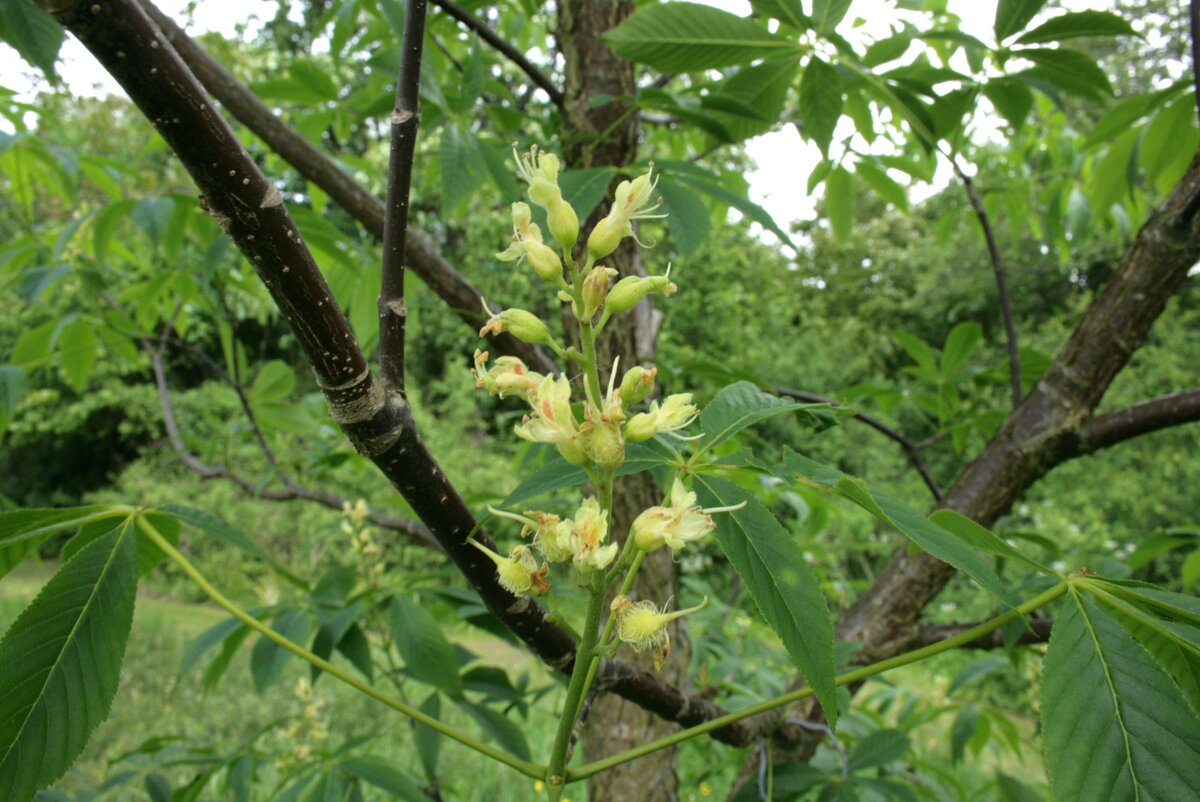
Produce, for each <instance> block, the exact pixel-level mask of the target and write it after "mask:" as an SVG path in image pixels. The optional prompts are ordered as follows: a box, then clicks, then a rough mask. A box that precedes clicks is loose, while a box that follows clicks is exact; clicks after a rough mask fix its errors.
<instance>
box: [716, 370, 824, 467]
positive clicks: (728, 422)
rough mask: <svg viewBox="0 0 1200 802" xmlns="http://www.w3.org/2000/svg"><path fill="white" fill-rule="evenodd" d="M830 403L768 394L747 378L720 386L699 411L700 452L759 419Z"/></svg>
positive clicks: (822, 406) (822, 407)
mask: <svg viewBox="0 0 1200 802" xmlns="http://www.w3.org/2000/svg"><path fill="white" fill-rule="evenodd" d="M828 406H829V405H828V404H798V403H796V402H795V401H790V400H788V399H786V398H780V397H778V396H774V395H769V394H767V393H764V392H763V391H762V390H760V389H758V387H756V386H755V385H754V384H753V383H751V382H748V381H740V382H735V383H733V384H731V385H729V386H728V387H724V388H722V389H721V392H719V393H717V395H716V397H714V398H713V400H712V401H710V402H709V403H708V404H706V405H705V407H704V410H703V411H702V412H701V413H700V428H701V429H703V430H704V436H703V437H701V438H700V443H699V447H698V448H697V450H696V453H697V455H700V454H702V453H704V452H705V451H708V450H709V449H711V448H713V447H715V446H717V445H719V444H721V443H723V442H725V441H726V440H728V439H729V438H730V437H733V436H734V435H735V434H737V433H738V432H740V431H741V430H742V429H745V428H746V427H748V426H753V425H754V424H756V423H758V422H759V421H763V420H766V419H767V418H773V417H775V416H776V415H782V414H783V413H785V412H794V411H798V410H804V409H812V408H814V407H816V408H821V409H827V408H828Z"/></svg>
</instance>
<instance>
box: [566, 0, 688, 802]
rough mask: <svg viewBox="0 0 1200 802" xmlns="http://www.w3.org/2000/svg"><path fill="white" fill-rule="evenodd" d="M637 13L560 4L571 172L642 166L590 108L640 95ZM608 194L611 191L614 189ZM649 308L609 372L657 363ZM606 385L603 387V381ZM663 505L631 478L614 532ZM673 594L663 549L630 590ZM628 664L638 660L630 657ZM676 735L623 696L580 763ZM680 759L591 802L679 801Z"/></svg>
mask: <svg viewBox="0 0 1200 802" xmlns="http://www.w3.org/2000/svg"><path fill="white" fill-rule="evenodd" d="M632 11H633V3H632V2H630V1H629V0H563V1H562V2H560V3H559V15H558V31H557V36H558V47H559V50H560V52H561V53H562V55H563V59H564V62H565V81H566V86H565V90H564V92H563V95H564V101H563V104H562V114H563V135H564V136H563V145H564V149H565V153H564V155H565V157H566V161H567V164H568V165H569V166H571V167H596V166H613V167H623V166H625V165H628V164H630V163H631V162H633V161H634V160H635V159H636V158H637V149H638V133H639V132H638V119H637V115H636V114H633V113H632V111H631V108H630V106H629V104H628V103H627V102H623V101H614V102H611V103H606V104H603V105H600V106H593V105H591V100H592V99H593V98H595V97H599V96H601V95H605V96H608V97H613V98H626V97H630V96H632V95H633V94H634V93H635V92H636V85H635V82H634V70H633V65H632V64H631V63H629V62H627V61H625V60H623V59H620V58H618V57H617V56H616V55H615V54H613V52H612V51H610V50H609V49H608V47H607V46H606V45H605V44H604V43H603V42H602V41H601V39H600V36H601V34H603V33H604V32H606V31H608V30H609V29H611V28H613V27H614V26H616V25H617V24H618V23H619V22H620V21H621V20H623V19H624V18H625V17H626V16H628V15H629V14H630V13H631V12H632ZM610 189H611V188H610ZM607 212H608V209H607V208H606V205H604V204H602V205H601V208H600V209H598V210H597V211H596V213H595V214H593V215H592V216H591V219H589V220H588V221H587V222H586V223H585V224H584V226H583V230H584V231H590V230H591V226H592V225H594V224H595V223H596V221H597V220H598V219H599V218H600V217H601V216H602V215H603V214H607ZM605 264H606V265H607V266H609V267H613V268H616V269H617V270H618V271H619V272H620V274H621V275H622V276H625V275H630V274H639V275H645V272H646V271H645V268H644V267H643V265H642V262H641V258H640V252H639V248H638V246H637V244H636V243H634V242H632V241H631V240H626V241H625V242H624V243H622V246H621V248H619V249H618V250H617V252H616V253H614V254H613V255H612V256H610V257H609V258H608V259H606V260H605ZM648 308H649V304H648V303H647V304H645V307H644V308H643V309H639V310H637V311H635V313H634V314H632V315H623V316H620V317H617V318H614V319H613V320H612V321H611V322H610V323H609V325H608V327H607V328H606V330H605V332H604V334H603V336H602V338H601V340H600V342H599V344H598V347H599V352H600V355H599V356H600V363H601V364H602V365H606V366H611V365H612V364H613V360H614V359H615V358H616V357H618V356H619V357H620V364H621V365H622V366H624V367H626V368H628V367H632V366H633V365H636V364H638V363H639V362H640V361H641V360H643V359H646V358H648V357H652V356H653V351H652V350H651V349H652V348H653V342H654V334H653V332H652V331H647V330H646V326H645V321H647V320H649V318H648V316H647V314H646V309H648ZM602 378H603V377H602ZM661 501H662V499H661V497H660V493H659V491H658V490H657V488H656V487H655V486H654V482H653V480H652V479H651V478H650V477H649V476H647V475H644V474H643V475H639V476H632V477H627V478H626V479H625V480H623V481H621V482H619V483H618V485H617V488H616V493H615V494H614V502H613V527H614V531H615V532H617V533H621V534H624V533H625V532H626V531H627V530H628V527H629V524H630V523H632V521H633V519H634V518H635V517H637V515H638V513H640V512H641V511H642V510H644V509H646V508H647V507H650V506H653V505H655V504H658V503H660V502H661ZM674 588H675V565H674V563H673V562H672V561H671V558H670V555H669V553H668V550H667V549H662V550H660V551H658V552H656V553H654V554H651V555H650V556H649V557H648V558H647V559H646V560H645V562H644V563H643V566H642V570H641V572H640V573H639V574H638V577H637V580H636V582H635V583H634V586H633V595H634V596H635V597H636V598H638V599H651V600H653V601H654V602H655V603H656V604H660V605H661V604H665V603H666V602H667V600H668V599H669V598H670V597H671V596H672V595H673V593H674ZM677 623H678V624H679V625H680V626H677V627H673V631H672V654H671V657H670V659H669V661H668V663H667V665H666V666H664V668H663V672H662V678H663V679H665V680H666V681H668V682H673V683H679V682H680V681H681V680H682V679H683V675H684V672H685V671H686V667H687V664H688V659H689V657H690V654H691V650H690V643H689V641H688V639H687V634H686V629H685V628H684V627H683V626H682V622H677ZM622 656H623V657H625V658H626V659H628V660H630V661H634V660H635V657H634V655H633V654H632V652H629V650H628V649H624V650H622ZM672 729H674V728H673V727H672V725H671V724H670V723H668V722H665V721H663V720H661V719H660V718H658V716H656V715H655V714H654V713H652V712H650V711H648V710H646V709H644V708H641V707H639V706H637V705H635V704H633V703H631V702H629V701H627V700H625V699H622V698H620V697H619V696H616V695H613V694H603V695H600V696H598V697H597V698H596V699H595V700H594V701H593V704H592V706H591V709H590V712H589V715H588V719H587V723H586V730H585V739H584V755H585V758H586V759H587V760H595V759H598V758H601V757H604V756H606V755H610V754H613V753H615V752H619V751H622V750H625V749H628V748H630V747H632V746H635V745H636V744H638V743H643V742H645V741H647V740H650V739H653V738H656V737H658V736H660V735H665V734H666V733H668V732H670V731H671V730H672ZM677 791H678V778H677V777H676V773H675V750H673V749H672V750H665V751H663V752H660V753H658V754H656V755H653V756H651V757H649V758H646V759H644V760H638V761H634V762H633V763H627V764H625V765H623V766H619V767H618V768H616V769H614V770H612V771H607V772H604V773H602V774H599V775H597V776H596V777H593V778H592V779H591V780H590V781H589V783H588V799H590V800H592V802H608V801H609V800H612V802H617V801H618V800H630V799H639V800H646V802H673V800H675V799H676V798H677Z"/></svg>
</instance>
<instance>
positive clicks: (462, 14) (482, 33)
mask: <svg viewBox="0 0 1200 802" xmlns="http://www.w3.org/2000/svg"><path fill="white" fill-rule="evenodd" d="M433 4H434V5H435V6H437V7H438V8H440V9H441V10H442V11H445V12H446V14H447V15H448V16H450V17H453V18H454V19H456V20H458V21H459V22H460V23H462V24H463V25H465V26H466V27H467V28H469V29H471V30H472V31H474V32H475V33H477V34H478V35H479V38H480V39H482V40H483V41H485V42H487V43H488V44H489V45H491V46H492V49H494V50H496V51H497V52H499V53H501V54H502V55H504V56H505V57H507V58H508V60H509V61H511V62H512V63H513V64H516V65H517V66H518V67H520V68H521V71H522V72H524V73H525V74H526V75H528V76H529V80H531V81H533V82H534V83H535V84H537V85H538V86H539V87H541V89H542V90H543V91H544V92H545V93H546V94H547V95H549V96H550V102H551V103H553V104H554V105H555V106H558V107H559V108H562V104H563V93H562V90H561V89H559V88H558V87H557V86H555V85H554V82H553V81H551V80H550V79H549V78H548V77H546V74H545V73H544V72H542V71H541V70H539V69H538V68H537V67H536V66H534V64H533V62H531V61H530V60H529V59H527V58H525V55H524V54H523V53H522V52H521V51H520V50H517V49H516V48H515V47H513V46H512V45H511V44H510V43H509V42H507V41H506V40H504V39H502V38H501V37H500V36H499V34H497V33H496V32H495V31H493V30H492V29H491V28H490V27H489V26H488V25H487V23H485V22H483V21H482V20H480V19H479V18H478V17H476V16H475V15H474V14H472V13H470V12H469V11H467V10H466V9H464V8H462V7H461V6H459V5H458V4H457V3H453V2H451V1H450V0H433Z"/></svg>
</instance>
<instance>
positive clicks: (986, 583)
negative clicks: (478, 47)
mask: <svg viewBox="0 0 1200 802" xmlns="http://www.w3.org/2000/svg"><path fill="white" fill-rule="evenodd" d="M782 472H783V473H781V474H780V475H782V476H792V477H799V478H800V479H801V481H804V480H807V481H808V482H810V483H812V484H814V485H817V486H819V487H825V488H828V489H830V490H832V491H833V492H834V493H836V494H837V495H840V496H843V497H844V498H847V499H849V500H850V501H853V502H854V503H855V504H857V505H858V506H860V507H862V508H863V509H864V510H866V511H867V512H869V513H871V514H872V515H874V516H875V517H876V518H878V519H879V520H881V521H883V522H884V523H886V524H887V525H888V526H891V527H892V528H893V529H895V530H896V531H898V532H900V533H901V534H903V535H904V536H905V537H907V538H908V539H910V540H911V541H912V542H913V543H916V544H917V545H918V546H920V547H921V548H922V549H924V550H925V551H927V552H929V553H930V554H932V555H933V556H934V557H937V558H938V559H939V560H941V561H942V562H945V563H949V564H950V565H953V566H954V567H955V568H957V569H958V570H960V571H962V572H963V573H965V574H967V575H968V576H970V577H971V578H972V579H974V580H975V581H976V582H978V583H979V584H980V585H981V586H983V588H984V589H986V590H988V591H990V592H991V593H993V594H994V595H995V596H996V597H997V598H999V599H1000V600H1002V601H1003V602H1004V603H1006V604H1008V605H1010V606H1011V605H1012V603H1013V601H1012V594H1011V593H1010V592H1009V589H1008V588H1007V587H1006V586H1005V584H1004V583H1003V582H1001V581H1000V577H999V576H997V575H996V571H995V570H994V569H993V568H992V566H991V565H990V564H989V563H988V562H987V560H985V559H983V557H981V556H980V555H979V554H978V553H977V552H976V551H975V549H974V548H972V546H973V545H975V544H974V543H971V544H970V545H968V542H966V541H964V540H963V539H962V538H961V537H960V536H959V535H957V534H954V533H953V532H951V531H950V530H948V529H944V528H942V527H941V526H939V525H938V524H936V523H934V522H933V521H931V520H929V519H928V518H926V517H925V516H924V515H923V514H922V513H920V512H918V511H916V510H914V509H913V508H912V507H909V506H908V505H906V504H904V503H902V502H900V501H898V500H896V499H894V498H892V497H891V496H889V495H887V494H886V493H883V492H880V491H879V490H877V489H876V488H875V487H873V486H871V485H869V484H867V483H866V482H864V481H863V480H861V479H856V478H854V477H851V476H847V475H845V474H843V473H842V472H841V471H839V470H837V469H835V468H830V467H828V466H827V465H822V464H820V463H818V462H814V461H812V460H810V459H808V458H807V457H802V456H800V455H799V454H796V453H795V452H793V451H790V450H789V451H788V452H786V459H785V461H784V465H783V467H782ZM984 531H985V532H986V530H984ZM996 540H997V541H999V538H996ZM1001 542H1002V541H1001Z"/></svg>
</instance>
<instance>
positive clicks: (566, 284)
mask: <svg viewBox="0 0 1200 802" xmlns="http://www.w3.org/2000/svg"><path fill="white" fill-rule="evenodd" d="M514 156H515V157H516V161H517V172H518V173H519V175H520V177H521V178H522V179H523V180H524V181H525V182H526V183H527V184H528V201H529V202H528V203H526V202H525V201H518V202H516V203H514V204H512V207H511V214H512V231H513V234H512V241H511V243H510V244H509V245H508V247H507V248H506V249H505V250H503V251H501V252H499V253H497V254H496V258H497V259H500V260H501V261H505V262H516V263H517V264H521V263H525V264H528V265H529V266H530V267H531V268H532V269H533V272H534V273H535V274H537V276H538V277H539V278H540V279H542V280H544V281H546V282H548V283H550V284H552V285H554V288H555V290H554V291H555V292H556V293H557V295H558V297H559V299H560V300H561V301H562V302H563V303H565V304H568V305H569V308H570V309H571V312H572V314H573V316H574V318H575V320H576V321H578V325H579V338H578V341H577V345H576V346H574V347H572V348H570V349H566V348H563V347H562V346H560V345H559V344H558V343H557V342H556V341H555V339H554V337H553V336H552V335H551V333H550V327H549V326H548V325H547V324H546V323H545V322H544V321H543V320H541V319H539V318H538V317H537V316H536V315H535V314H533V313H532V312H529V311H527V310H524V309H505V310H503V311H499V312H494V311H492V310H491V309H489V308H488V306H487V304H486V302H485V303H484V305H483V306H484V311H485V312H486V314H487V321H486V322H485V323H484V325H483V328H482V329H481V330H480V332H479V334H480V336H481V337H482V336H485V335H489V334H491V335H496V334H502V333H507V334H511V335H512V336H514V337H517V338H518V339H520V340H524V341H525V342H528V343H533V344H535V345H544V346H547V347H549V348H550V349H551V350H553V351H554V353H555V354H557V355H558V356H559V357H560V358H562V359H563V360H565V361H574V362H576V363H577V364H578V367H579V373H580V374H582V381H581V382H580V383H579V384H581V385H582V392H581V393H577V390H578V389H579V385H574V386H573V384H572V380H571V379H570V378H569V377H568V374H566V373H563V374H558V375H555V374H544V373H540V372H537V371H534V370H531V369H530V368H529V366H528V365H526V364H525V363H524V362H523V361H521V360H520V359H518V358H516V357H513V356H501V357H500V358H498V359H496V360H495V361H494V362H491V363H489V357H488V354H487V352H486V351H482V350H476V351H475V356H474V367H475V383H476V385H477V386H478V387H479V388H480V389H483V390H486V391H487V392H488V393H489V394H490V395H492V396H500V397H509V396H515V397H517V398H520V399H522V400H523V401H524V402H525V403H526V404H528V412H527V413H526V414H525V415H524V416H523V418H522V420H521V422H520V423H518V424H517V425H516V426H515V428H514V432H515V434H516V435H517V436H518V437H520V438H522V439H524V440H528V441H530V442H533V443H545V444H548V445H553V446H554V448H555V449H556V450H557V451H558V453H559V454H560V455H561V456H562V458H563V459H564V460H566V461H567V462H568V463H570V464H571V465H575V466H579V467H581V468H582V469H583V471H584V472H585V473H586V475H587V476H588V478H589V479H590V480H591V482H592V484H593V485H594V486H595V488H596V495H593V496H588V497H586V498H584V499H583V500H582V502H581V503H580V504H579V506H578V508H577V509H576V510H575V512H574V514H573V515H572V516H568V517H560V515H558V514H555V513H551V512H545V511H541V510H525V511H522V512H515V511H508V510H500V509H495V508H493V507H489V508H488V510H489V511H490V512H491V513H492V515H494V516H496V517H497V518H501V519H505V520H509V521H514V522H516V523H518V524H520V527H521V530H520V536H521V537H522V538H523V539H524V542H522V543H521V544H520V545H517V546H515V547H513V548H512V549H511V550H510V551H509V552H508V553H507V555H505V554H502V553H500V552H497V551H494V550H493V548H492V547H491V546H490V545H487V544H485V543H483V542H480V541H476V540H472V541H471V542H472V544H473V545H474V546H475V548H477V549H479V551H480V552H482V553H483V554H484V555H486V556H487V557H488V559H490V560H491V561H492V563H493V564H494V565H495V567H496V575H497V580H498V582H499V583H500V584H501V585H502V586H503V587H504V588H505V589H507V590H508V591H509V592H511V593H513V594H516V595H518V596H537V595H539V594H542V593H545V592H546V591H547V590H548V589H549V587H550V571H551V566H552V565H565V566H570V567H572V568H573V569H574V570H575V571H576V572H577V574H578V577H579V578H580V580H581V584H583V585H584V586H585V587H587V588H588V589H589V590H590V592H591V593H592V594H593V597H594V599H593V603H595V604H599V603H600V601H599V600H602V599H603V598H604V596H605V593H606V590H607V588H609V587H611V585H610V583H614V582H615V581H616V578H617V577H618V576H620V574H621V569H624V568H629V570H631V571H636V570H637V566H639V565H640V562H639V561H637V558H636V556H635V554H636V553H639V552H651V551H655V550H656V549H659V548H661V547H663V546H664V545H665V546H667V547H669V548H670V549H672V550H673V551H677V550H679V549H681V548H683V547H684V546H685V545H687V544H688V543H692V542H694V541H696V540H698V539H699V538H701V537H703V536H704V535H706V534H707V533H708V532H710V531H712V529H713V528H714V524H713V520H712V518H711V517H710V516H711V514H712V513H714V512H720V511H721V510H718V509H702V508H701V507H700V506H699V505H698V504H697V503H696V496H695V494H693V493H691V492H689V491H688V490H687V489H686V488H685V487H684V485H683V483H682V482H681V481H680V480H679V479H676V480H675V482H674V485H673V487H672V490H671V493H670V497H669V499H668V501H666V502H664V505H663V506H656V507H651V508H650V509H648V510H645V511H644V512H642V513H641V514H640V515H639V516H637V518H636V520H635V521H634V522H633V524H632V526H631V528H630V531H629V533H628V537H627V538H626V547H625V550H624V552H622V551H621V548H620V545H619V543H618V542H616V540H617V539H616V536H615V535H613V533H612V532H611V531H610V530H611V527H612V521H611V520H610V510H609V509H607V508H606V507H607V506H610V502H611V498H612V481H613V477H614V475H615V474H616V471H617V469H618V468H619V467H620V466H621V465H622V464H623V463H624V462H625V452H626V445H627V444H628V443H639V442H643V441H646V440H649V439H651V438H653V437H655V436H657V435H664V434H670V435H675V436H677V437H680V438H682V437H683V435H682V431H683V430H684V429H686V428H687V427H688V426H690V425H691V424H692V423H693V422H694V421H695V420H696V418H697V416H698V410H697V408H696V406H695V405H694V404H693V403H692V395H691V393H676V394H673V395H667V396H666V397H662V398H654V397H653V396H654V395H655V390H656V387H655V381H656V378H657V376H658V371H657V370H656V369H655V368H646V367H642V366H640V365H639V366H635V367H633V368H630V369H629V370H626V371H625V372H624V374H623V375H622V374H620V373H619V372H618V365H617V364H613V365H612V370H611V372H610V374H609V379H608V386H607V388H605V387H603V386H602V384H601V382H600V370H599V365H598V364H597V358H596V348H595V342H596V337H597V336H598V335H599V334H600V332H601V331H602V330H603V329H604V328H605V326H606V325H607V324H608V322H609V321H610V320H611V319H612V318H613V316H614V315H620V314H624V313H627V312H629V311H631V310H632V309H633V308H634V307H635V306H637V305H638V303H640V302H641V301H642V300H643V299H644V298H646V297H647V296H649V295H651V294H655V293H657V294H661V295H663V296H670V295H672V294H673V293H674V292H675V291H676V286H675V284H674V282H672V281H671V277H670V273H671V269H670V266H668V268H667V271H666V273H664V274H663V275H661V276H636V275H635V276H625V277H621V276H620V275H619V273H618V271H617V270H616V269H614V268H613V267H611V266H608V265H604V264H601V263H600V261H601V260H603V259H607V258H608V257H609V256H611V254H612V253H613V252H614V251H615V250H616V249H617V247H618V246H619V245H620V244H621V242H622V240H624V239H625V238H626V237H631V238H633V239H634V240H636V241H637V242H638V243H639V244H641V240H638V239H637V235H636V232H635V228H634V221H638V220H647V219H655V218H661V217H664V216H665V215H663V214H661V213H658V209H659V207H660V205H661V199H659V200H655V199H654V198H653V195H654V189H655V187H656V185H657V183H658V176H657V175H655V173H654V169H653V165H650V167H649V169H647V170H646V172H645V173H644V174H642V175H639V176H637V177H636V178H633V179H632V180H627V181H622V182H621V183H620V185H619V186H618V187H617V191H616V196H615V198H614V199H613V204H612V207H611V209H610V210H609V212H608V214H607V215H606V216H605V217H604V218H603V219H602V220H600V222H599V223H597V224H596V226H595V227H594V228H593V229H592V231H591V232H590V234H588V235H587V238H586V244H585V246H584V247H583V248H581V249H579V250H580V251H582V252H581V253H574V252H573V249H574V248H575V245H576V243H577V241H578V240H579V239H580V232H579V217H578V215H577V214H576V212H575V210H574V209H573V208H572V207H571V204H570V203H569V202H568V201H567V200H566V199H565V198H564V197H563V192H562V189H561V188H560V187H559V185H558V175H559V170H560V164H559V160H558V158H557V157H555V156H554V155H553V154H550V153H546V152H544V151H542V150H539V149H538V148H537V147H536V146H535V147H533V148H531V149H530V150H529V152H528V153H525V154H517V153H516V149H515V147H514ZM531 204H532V205H531ZM534 207H540V208H541V209H542V210H543V211H544V212H545V221H544V222H543V223H542V226H544V227H545V228H546V229H547V230H548V231H549V238H547V237H544V236H543V233H542V232H543V229H542V227H541V226H539V224H538V223H536V222H534V216H535V208H534ZM539 214H540V213H539ZM555 246H557V247H555ZM579 396H581V397H579ZM646 402H648V403H646ZM644 403H645V404H646V406H641V405H642V404H644ZM601 499H603V501H601ZM626 581H627V582H628V578H627V580H626ZM706 601H707V600H706ZM702 606H703V604H701V605H700V606H698V607H695V608H691V609H689V610H683V611H678V612H673V613H668V612H667V611H666V608H665V607H664V608H662V609H659V608H658V607H656V606H655V605H653V604H652V603H650V602H648V601H639V602H635V601H632V600H631V599H629V598H628V597H627V596H624V595H619V596H617V598H616V600H615V601H614V602H613V603H612V608H611V613H612V616H611V618H610V622H609V628H608V629H606V632H611V630H612V628H614V627H615V629H616V638H618V639H619V640H620V641H623V642H625V643H628V644H630V645H631V646H633V648H634V649H635V650H637V651H644V650H646V649H650V650H652V652H653V659H654V663H655V666H656V667H659V666H661V665H662V663H663V661H664V660H666V657H667V654H668V653H669V651H670V638H669V637H668V635H667V630H666V627H667V624H668V623H670V622H671V621H673V620H675V619H676V618H678V617H680V616H682V615H685V614H687V613H690V612H694V611H695V610H698V609H700V607H702ZM595 634H596V633H590V636H591V637H594V636H595ZM605 637H606V638H607V637H608V636H607V635H606V636H605ZM613 643H615V641H613ZM581 648H582V647H581Z"/></svg>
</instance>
